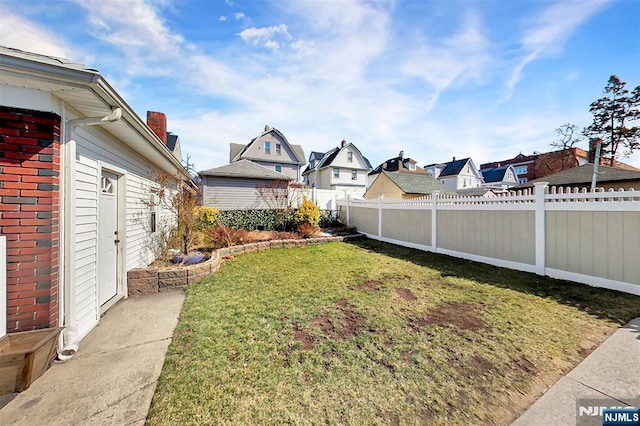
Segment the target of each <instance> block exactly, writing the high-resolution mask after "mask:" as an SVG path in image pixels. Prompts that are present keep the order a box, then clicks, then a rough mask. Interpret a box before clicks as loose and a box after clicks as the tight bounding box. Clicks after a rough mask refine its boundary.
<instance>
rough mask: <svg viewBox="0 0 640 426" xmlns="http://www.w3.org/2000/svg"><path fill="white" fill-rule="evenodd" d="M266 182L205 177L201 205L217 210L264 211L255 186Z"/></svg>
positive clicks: (263, 203)
mask: <svg viewBox="0 0 640 426" xmlns="http://www.w3.org/2000/svg"><path fill="white" fill-rule="evenodd" d="M267 182H268V181H263V180H260V179H241V178H223V177H213V176H206V177H205V178H204V179H203V181H202V204H203V205H205V206H209V207H215V208H217V209H218V210H252V209H266V208H269V206H268V205H267V204H266V203H265V202H264V201H263V200H262V199H261V198H260V196H259V195H258V192H257V190H256V186H257V185H260V184H265V183H267Z"/></svg>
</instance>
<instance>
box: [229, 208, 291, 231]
mask: <svg viewBox="0 0 640 426" xmlns="http://www.w3.org/2000/svg"><path fill="white" fill-rule="evenodd" d="M286 214H287V218H286V222H287V223H288V224H293V222H294V218H295V210H293V209H289V210H287V211H286ZM218 223H219V224H220V225H222V226H227V227H229V228H234V229H246V230H249V231H253V230H256V229H261V230H264V231H273V230H276V229H277V228H278V224H279V219H278V213H277V212H276V211H274V210H269V209H262V210H225V211H220V212H218ZM291 229H295V228H291Z"/></svg>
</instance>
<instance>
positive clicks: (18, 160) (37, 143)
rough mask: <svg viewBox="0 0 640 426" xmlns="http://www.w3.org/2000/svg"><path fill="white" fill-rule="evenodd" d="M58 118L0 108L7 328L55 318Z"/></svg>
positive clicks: (43, 324) (0, 230)
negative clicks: (5, 240)
mask: <svg viewBox="0 0 640 426" xmlns="http://www.w3.org/2000/svg"><path fill="white" fill-rule="evenodd" d="M59 172H60V117H59V116H57V115H56V114H53V113H46V112H37V111H29V110H20V109H15V108H6V107H0V234H2V235H4V236H6V237H7V332H8V333H11V332H17V331H25V330H33V329H39V328H48V327H52V326H56V325H57V321H58V261H59V254H60V251H59V237H60V234H59V232H60V231H59V192H60V191H59Z"/></svg>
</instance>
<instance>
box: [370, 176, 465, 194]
mask: <svg viewBox="0 0 640 426" xmlns="http://www.w3.org/2000/svg"><path fill="white" fill-rule="evenodd" d="M435 191H438V192H440V193H443V194H455V191H452V190H450V189H449V188H447V187H446V186H444V185H443V184H441V183H440V182H438V181H437V180H435V179H434V178H432V177H431V176H429V175H426V174H424V175H423V174H409V173H397V172H387V171H384V170H383V171H382V172H380V173H378V174H376V175H375V178H374V180H373V182H371V185H369V187H368V188H367V191H366V192H365V193H364V198H378V197H380V196H381V195H382V196H384V198H402V199H409V198H418V197H424V196H425V195H430V194H433V193H434V192H435Z"/></svg>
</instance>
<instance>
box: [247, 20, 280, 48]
mask: <svg viewBox="0 0 640 426" xmlns="http://www.w3.org/2000/svg"><path fill="white" fill-rule="evenodd" d="M238 35H239V36H240V38H241V39H242V40H243V41H244V42H245V43H247V44H249V45H251V46H262V47H266V48H268V49H270V50H278V49H279V48H280V43H279V42H278V41H277V40H275V39H276V38H280V39H285V40H286V39H290V38H291V36H290V35H289V32H288V31H287V26H286V25H285V24H280V25H272V26H270V27H262V28H256V27H251V28H246V29H244V30H242V31H241V32H240V33H238Z"/></svg>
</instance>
